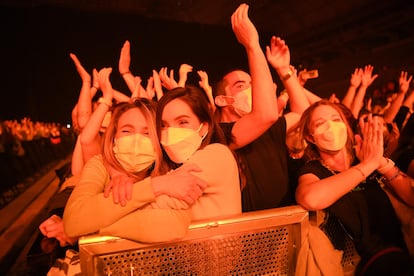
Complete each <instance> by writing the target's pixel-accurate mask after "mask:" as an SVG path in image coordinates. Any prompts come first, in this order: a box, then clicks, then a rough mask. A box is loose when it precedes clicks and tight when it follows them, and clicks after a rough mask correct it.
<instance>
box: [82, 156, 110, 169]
mask: <svg viewBox="0 0 414 276" xmlns="http://www.w3.org/2000/svg"><path fill="white" fill-rule="evenodd" d="M98 167H99V168H104V167H105V166H104V162H103V158H102V155H101V154H97V155H94V156H93V157H91V158H90V159H89V160H88V161H87V162H86V164H85V166H84V168H98Z"/></svg>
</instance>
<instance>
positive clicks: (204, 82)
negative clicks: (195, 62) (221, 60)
mask: <svg viewBox="0 0 414 276" xmlns="http://www.w3.org/2000/svg"><path fill="white" fill-rule="evenodd" d="M197 74H198V76H199V77H200V80H199V82H198V85H199V86H200V87H201V88H202V89H203V90H204V92H205V93H206V95H207V98H208V101H209V103H210V106H211V110H212V111H213V113H214V111H215V110H216V105H215V103H214V98H213V89H212V88H211V86H210V84H209V82H208V75H207V72H206V71H203V70H198V71H197Z"/></svg>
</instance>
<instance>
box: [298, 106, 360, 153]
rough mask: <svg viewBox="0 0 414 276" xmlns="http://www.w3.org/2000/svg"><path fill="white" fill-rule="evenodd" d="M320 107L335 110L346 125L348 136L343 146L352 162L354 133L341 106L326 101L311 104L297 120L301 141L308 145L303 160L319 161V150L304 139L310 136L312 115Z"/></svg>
mask: <svg viewBox="0 0 414 276" xmlns="http://www.w3.org/2000/svg"><path fill="white" fill-rule="evenodd" d="M322 105H328V106H331V107H332V108H333V109H335V110H336V111H337V112H338V113H339V116H340V117H341V119H342V121H343V122H344V123H345V125H346V129H347V134H348V138H347V141H346V144H345V147H346V150H347V152H348V154H350V156H351V157H352V160H351V161H353V159H354V158H355V154H354V151H353V144H354V133H353V131H352V128H351V126H350V124H349V121H348V118H347V116H346V115H345V114H344V111H343V108H344V107H343V106H340V105H339V104H337V103H331V102H330V101H328V100H325V99H323V100H320V101H318V102H315V103H314V104H312V105H311V106H309V107H308V108H307V109H306V110H305V111H304V112H303V113H302V116H301V118H300V120H299V123H298V126H299V129H300V137H301V139H305V140H306V141H308V145H307V147H306V149H305V154H304V156H305V159H307V160H314V159H320V155H319V150H318V148H317V147H316V145H315V144H314V143H312V142H309V139H306V138H307V137H309V136H312V133H311V132H310V127H311V118H312V114H313V112H314V111H315V109H316V108H318V107H319V106H322Z"/></svg>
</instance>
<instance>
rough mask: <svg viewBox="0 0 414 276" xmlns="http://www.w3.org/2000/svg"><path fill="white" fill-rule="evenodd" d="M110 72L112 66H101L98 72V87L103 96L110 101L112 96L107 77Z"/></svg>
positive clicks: (110, 85)
mask: <svg viewBox="0 0 414 276" xmlns="http://www.w3.org/2000/svg"><path fill="white" fill-rule="evenodd" d="M111 73H112V68H103V69H101V70H100V71H99V73H98V79H99V87H100V88H101V90H102V94H103V98H104V99H105V100H107V101H109V102H111V101H112V98H113V89H112V84H111V81H110V79H109V76H110V75H111Z"/></svg>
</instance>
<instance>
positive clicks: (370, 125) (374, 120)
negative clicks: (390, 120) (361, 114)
mask: <svg viewBox="0 0 414 276" xmlns="http://www.w3.org/2000/svg"><path fill="white" fill-rule="evenodd" d="M359 127H360V129H361V134H362V137H361V136H360V135H356V136H355V139H356V142H357V144H356V147H355V151H356V156H357V158H358V159H359V160H360V161H361V163H369V165H370V166H371V167H372V168H373V169H374V170H375V169H377V168H378V167H379V165H380V162H381V160H382V159H383V156H384V141H383V123H382V121H381V120H379V118H378V117H377V116H375V117H372V115H371V114H369V115H368V117H367V119H366V122H365V121H364V119H363V118H361V119H360V120H359Z"/></svg>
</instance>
